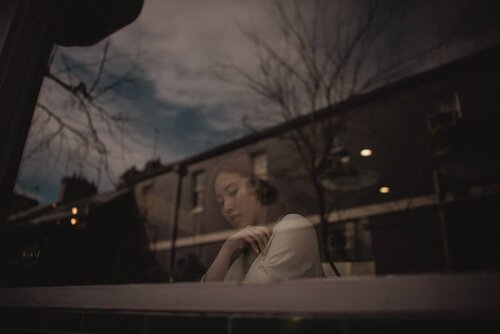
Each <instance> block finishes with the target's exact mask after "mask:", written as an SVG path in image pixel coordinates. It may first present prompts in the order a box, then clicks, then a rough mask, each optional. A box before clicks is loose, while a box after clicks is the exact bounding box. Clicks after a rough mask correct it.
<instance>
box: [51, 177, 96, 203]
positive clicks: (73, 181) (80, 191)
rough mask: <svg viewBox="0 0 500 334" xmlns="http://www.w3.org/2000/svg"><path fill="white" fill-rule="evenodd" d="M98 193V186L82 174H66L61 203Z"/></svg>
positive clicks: (62, 182) (60, 198) (62, 184)
mask: <svg viewBox="0 0 500 334" xmlns="http://www.w3.org/2000/svg"><path fill="white" fill-rule="evenodd" d="M95 194H97V187H96V185H95V184H94V183H93V182H92V183H91V182H89V181H88V180H87V179H86V178H84V177H82V176H76V175H73V176H66V177H65V178H63V179H62V181H61V193H60V196H59V200H60V202H61V203H64V202H68V201H72V200H76V199H80V198H84V197H88V196H92V195H95Z"/></svg>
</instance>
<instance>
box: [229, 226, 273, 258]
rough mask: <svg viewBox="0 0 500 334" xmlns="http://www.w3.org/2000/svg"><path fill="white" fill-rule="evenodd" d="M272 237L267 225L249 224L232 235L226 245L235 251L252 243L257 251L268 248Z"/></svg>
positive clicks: (251, 245)
mask: <svg viewBox="0 0 500 334" xmlns="http://www.w3.org/2000/svg"><path fill="white" fill-rule="evenodd" d="M270 237H271V231H270V230H269V229H268V228H267V227H263V226H252V225H248V226H245V227H244V228H242V229H241V230H239V231H238V232H236V233H234V234H233V235H231V236H230V237H229V238H228V239H227V240H226V241H225V242H224V247H226V248H229V249H230V250H231V251H233V252H234V251H235V250H237V249H240V248H245V247H246V246H247V245H250V247H252V249H253V250H254V251H255V252H256V253H260V252H262V251H263V250H264V248H266V245H267V242H268V241H269V238H270Z"/></svg>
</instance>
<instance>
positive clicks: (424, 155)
mask: <svg viewBox="0 0 500 334" xmlns="http://www.w3.org/2000/svg"><path fill="white" fill-rule="evenodd" d="M489 6H490V4H489V1H486V0H485V1H475V2H474V6H472V7H473V8H472V7H471V6H470V5H469V2H467V1H459V2H456V1H452V0H446V1H445V2H444V3H441V2H440V4H439V5H438V4H435V3H434V2H433V1H419V2H411V3H404V4H401V3H400V2H399V1H389V2H387V1H369V2H359V3H358V2H356V3H354V2H352V1H347V0H345V1H343V0H342V1H340V0H339V1H311V2H308V1H294V0H289V1H287V0H284V1H267V0H259V1H227V0H214V1H209V2H207V1H205V2H201V1H196V0H189V1H187V0H182V1H181V0H176V1H164V0H148V1H145V2H144V7H143V10H142V12H141V14H140V16H139V17H138V19H137V20H136V21H134V22H133V23H131V24H130V25H128V26H126V27H124V28H123V29H121V30H119V31H117V32H115V33H114V34H112V35H111V36H109V37H108V38H106V39H104V40H102V41H100V42H99V43H97V44H95V45H93V46H89V47H61V46H56V47H55V48H54V51H53V53H52V56H51V58H50V63H49V64H48V66H47V73H46V75H45V79H44V83H43V87H42V89H41V91H40V94H39V97H38V101H37V105H36V109H35V112H34V116H33V120H32V124H31V129H30V133H29V136H28V141H27V144H26V147H25V150H24V155H23V161H22V164H21V168H20V171H19V176H18V179H17V183H16V188H15V191H14V194H13V198H12V203H11V209H10V214H9V216H8V218H7V221H6V222H5V229H4V231H5V232H3V238H4V239H3V240H5V242H3V241H2V242H1V243H0V244H2V246H1V253H2V254H1V255H0V266H1V267H0V272H2V273H7V274H5V275H3V274H2V277H1V278H0V280H1V283H2V284H3V285H5V286H15V285H20V286H37V285H80V284H90V285H94V284H127V283H147V282H165V283H167V282H182V281H198V282H201V281H202V280H203V282H209V281H222V280H226V281H244V282H260V283H262V282H271V281H280V280H289V279H309V278H315V279H316V278H318V277H325V276H326V277H327V278H326V279H335V278H336V277H337V276H338V274H340V275H341V276H360V275H398V274H421V273H445V272H446V273H449V272H477V271H493V270H498V269H499V268H498V263H500V252H499V250H498V246H496V245H497V242H496V240H495V239H494V238H495V236H497V235H498V233H496V232H498V224H496V222H497V221H498V218H499V216H500V213H499V211H498V207H499V206H498V200H499V194H500V193H499V190H500V188H499V186H500V174H499V171H500V163H499V157H498V154H496V153H495V152H497V151H498V148H497V147H496V145H497V144H496V143H498V130H497V129H496V128H495V126H496V124H498V122H497V121H496V120H497V118H498V115H496V114H495V111H496V110H498V97H497V95H498V94H497V92H496V89H497V86H495V85H491V82H496V81H497V78H498V75H499V73H498V71H497V70H496V69H498V68H499V66H498V65H499V64H498V59H500V58H499V57H498V50H497V49H495V48H494V46H495V45H497V44H498V42H499V39H498V36H497V25H496V22H495V20H494V19H493V18H492V17H491V14H490V10H489V8H490V7H489ZM431 18H432V19H431ZM457 28H460V29H457ZM479 41H480V42H479ZM216 260H220V261H222V262H223V263H225V264H226V267H225V268H223V269H218V270H217V268H214V267H213V265H212V264H213V263H214V261H216Z"/></svg>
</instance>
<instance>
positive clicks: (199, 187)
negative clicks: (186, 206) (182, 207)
mask: <svg viewBox="0 0 500 334" xmlns="http://www.w3.org/2000/svg"><path fill="white" fill-rule="evenodd" d="M192 182H193V211H194V212H200V211H202V210H203V200H204V193H205V172H204V171H197V172H195V173H193V179H192Z"/></svg>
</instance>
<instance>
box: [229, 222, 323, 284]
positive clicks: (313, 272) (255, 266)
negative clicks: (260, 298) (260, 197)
mask: <svg viewBox="0 0 500 334" xmlns="http://www.w3.org/2000/svg"><path fill="white" fill-rule="evenodd" d="M248 262H249V260H248V257H247V256H245V255H240V256H239V257H238V258H237V259H236V260H235V261H234V262H233V264H232V265H231V266H230V267H229V269H228V271H227V273H226V276H225V277H224V281H236V282H252V283H267V282H273V281H287V280H292V279H298V278H307V277H325V274H324V272H323V268H322V266H321V258H320V255H319V249H318V240H317V237H316V231H315V229H314V226H313V225H312V224H311V223H310V222H309V221H308V220H307V219H306V218H305V217H303V216H301V215H298V214H288V215H286V216H284V217H283V218H282V219H281V220H280V221H279V222H278V223H277V224H276V226H275V227H274V229H273V233H272V235H271V238H270V239H269V241H268V243H267V245H266V248H265V249H264V251H262V252H261V253H260V254H259V255H258V256H257V258H256V259H255V261H254V262H253V263H252V264H251V265H250V264H249V263H248ZM249 266H250V268H249Z"/></svg>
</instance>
